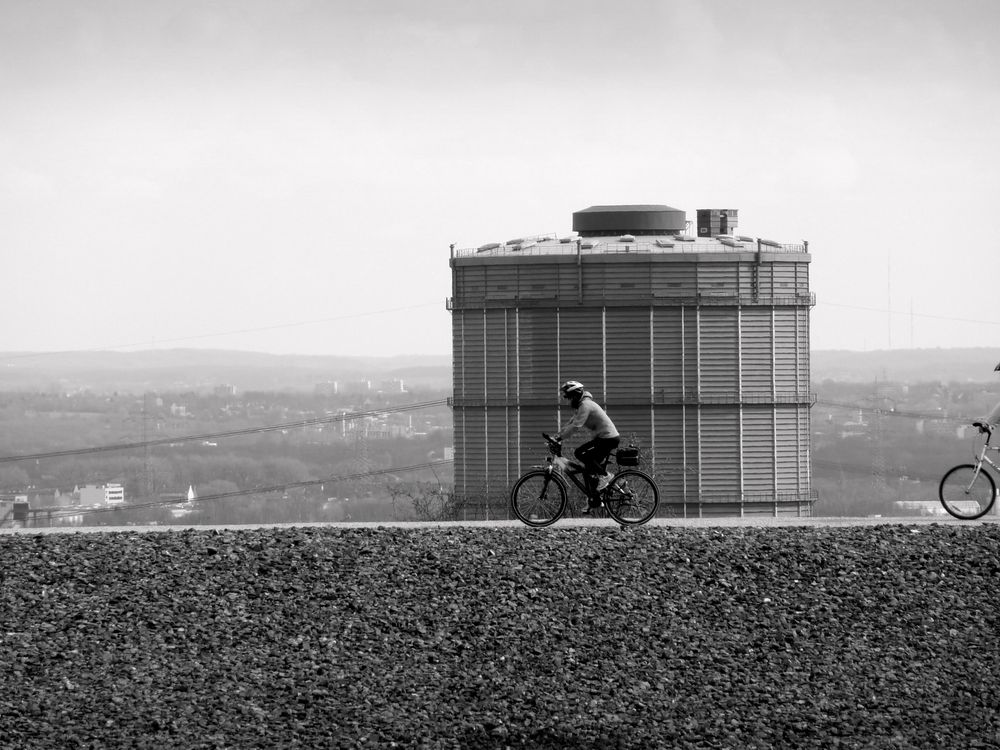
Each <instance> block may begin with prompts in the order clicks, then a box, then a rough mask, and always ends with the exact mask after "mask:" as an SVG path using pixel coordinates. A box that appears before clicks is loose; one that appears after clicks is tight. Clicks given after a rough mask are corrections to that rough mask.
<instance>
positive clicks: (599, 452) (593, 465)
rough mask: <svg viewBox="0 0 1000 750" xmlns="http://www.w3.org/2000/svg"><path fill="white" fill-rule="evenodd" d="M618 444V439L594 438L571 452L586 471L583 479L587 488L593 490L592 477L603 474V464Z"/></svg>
mask: <svg viewBox="0 0 1000 750" xmlns="http://www.w3.org/2000/svg"><path fill="white" fill-rule="evenodd" d="M618 443H619V439H618V438H616V437H613V438H594V439H593V440H588V441H587V442H586V443H584V444H583V445H581V446H580V447H579V448H577V449H576V450H575V451H573V455H574V456H576V460H577V461H579V462H580V463H581V464H583V465H584V467H585V468H586V469H587V474H585V475H584V479H585V480H586V482H587V487H588V488H591V489H593V487H594V486H595V485H594V483H593V482H594V480H593V477H595V476H596V475H598V474H603V473H604V464H605V463H606V462H607V460H608V456H610V455H611V451H613V450H614V449H615V448H617V447H618Z"/></svg>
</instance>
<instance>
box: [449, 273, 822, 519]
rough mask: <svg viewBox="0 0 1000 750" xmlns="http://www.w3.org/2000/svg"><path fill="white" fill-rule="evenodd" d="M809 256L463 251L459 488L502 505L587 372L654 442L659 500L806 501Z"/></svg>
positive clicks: (457, 311) (625, 419)
mask: <svg viewBox="0 0 1000 750" xmlns="http://www.w3.org/2000/svg"><path fill="white" fill-rule="evenodd" d="M808 263H809V256H808V255H806V254H805V253H801V254H794V253H793V254H789V253H783V254H780V255H778V254H776V255H774V256H768V255H767V254H761V253H731V254H719V253H713V254H711V255H709V256H702V255H697V256H692V255H690V254H689V255H686V256H684V257H678V256H670V255H665V256H648V257H645V258H644V257H622V256H620V255H619V256H601V255H596V256H584V257H579V256H577V257H573V256H570V257H566V256H549V257H546V256H534V257H530V258H509V257H504V258H483V259H480V258H456V259H453V260H452V267H453V284H454V286H453V294H454V296H453V298H452V299H451V301H450V305H449V306H450V307H451V309H452V320H453V334H454V335H453V340H454V399H453V401H454V417H455V482H456V492H457V493H458V495H459V497H460V499H462V500H463V501H464V504H465V508H466V515H467V516H468V517H479V518H506V517H507V516H508V508H507V493H508V491H509V488H510V486H511V485H512V484H513V482H514V480H515V479H516V478H517V476H518V475H519V474H520V473H521V472H523V471H525V470H526V469H528V468H529V467H531V466H533V465H536V464H539V463H541V462H542V461H543V460H544V456H545V450H544V445H543V443H542V440H541V437H540V433H541V432H543V431H544V432H552V431H554V430H555V429H557V428H558V426H559V425H560V424H561V423H562V421H564V420H566V419H568V418H569V415H570V410H569V409H568V408H567V407H561V406H560V401H559V399H558V396H557V389H558V386H559V384H560V383H561V382H563V381H565V380H567V379H575V380H580V381H582V382H583V383H584V384H586V386H587V388H588V390H590V391H591V392H592V393H593V395H594V397H595V399H597V401H598V402H599V403H601V404H603V405H605V406H606V408H607V409H608V412H609V414H610V415H611V417H612V419H613V420H614V421H615V424H616V425H617V426H618V429H619V431H620V432H621V433H622V435H623V437H625V438H634V439H635V440H636V442H638V443H639V444H640V446H641V447H642V449H643V451H644V454H645V462H646V467H647V468H648V469H649V470H650V471H651V472H652V473H653V474H654V475H655V478H656V481H657V484H658V485H659V488H660V493H661V514H662V515H678V516H704V515H713V514H746V513H768V514H783V513H792V514H796V515H804V514H808V513H809V512H810V509H811V501H812V499H813V493H812V491H811V477H810V473H809V466H810V442H809V441H810V425H809V409H810V406H811V403H812V401H813V398H812V396H811V394H810V393H809V308H810V306H811V304H812V302H813V298H812V295H811V294H810V292H809V287H808Z"/></svg>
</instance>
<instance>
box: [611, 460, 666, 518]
mask: <svg viewBox="0 0 1000 750" xmlns="http://www.w3.org/2000/svg"><path fill="white" fill-rule="evenodd" d="M659 504H660V493H659V491H658V490H657V489H656V482H654V481H653V479H652V478H651V477H650V476H649V475H647V474H644V473H643V472H641V471H637V470H635V469H626V470H625V471H622V472H619V473H618V474H616V475H615V478H614V479H612V480H611V482H610V483H609V484H608V486H607V488H605V490H604V507H605V508H607V511H608V514H609V515H610V516H611V517H612V518H613V519H615V520H616V521H618V523H622V524H629V525H632V524H640V523H646V521H648V520H649V519H650V518H652V517H653V514H655V513H656V507H657V506H658V505H659Z"/></svg>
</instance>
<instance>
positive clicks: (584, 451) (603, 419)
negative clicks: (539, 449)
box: [555, 380, 619, 513]
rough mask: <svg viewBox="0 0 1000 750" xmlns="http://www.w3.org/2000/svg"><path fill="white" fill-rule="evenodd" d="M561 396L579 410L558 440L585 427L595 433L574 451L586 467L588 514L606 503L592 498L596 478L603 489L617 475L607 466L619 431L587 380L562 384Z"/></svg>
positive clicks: (558, 436)
mask: <svg viewBox="0 0 1000 750" xmlns="http://www.w3.org/2000/svg"><path fill="white" fill-rule="evenodd" d="M559 395H560V396H562V397H563V398H565V399H568V400H569V402H570V405H571V406H572V407H573V409H574V410H575V411H574V412H573V417H572V419H570V421H569V422H567V423H566V425H565V426H564V427H563V428H562V429H561V430H559V432H558V433H557V434H556V437H555V439H556V440H558V441H560V442H562V440H563V439H564V438H567V437H569V436H570V435H572V434H573V433H574V432H576V431H577V430H578V429H580V428H581V427H583V428H586V429H587V430H589V431H590V432H591V433H592V434H593V438H591V439H590V440H588V441H587V442H586V443H584V444H583V445H581V446H580V447H578V448H577V449H576V450H575V451H573V455H574V456H576V458H577V460H578V461H579V462H580V463H581V464H583V467H584V475H583V479H584V482H585V483H586V486H587V510H585V511H584V513H590V512H591V511H592V510H594V509H595V508H600V507H601V506H603V505H604V504H603V503H602V502H601V501H600V500H596V501H595V499H594V498H593V497H592V495H594V494H595V484H594V482H595V480H596V490H603V489H604V488H605V487H607V486H608V482H610V481H611V478H612V477H613V476H614V475H613V474H605V472H604V468H603V466H604V462H605V461H606V460H607V458H608V456H609V455H611V451H613V450H614V449H615V448H617V447H618V442H619V435H618V430H617V429H616V428H615V423H614V422H612V421H611V418H610V417H609V416H608V414H607V412H606V411H604V409H602V408H601V407H600V406H599V405H598V403H597V402H596V401H594V397H593V395H592V394H591V393H590V391H588V390H586V389H585V388H584V387H583V383H580V382H579V381H576V380H567V381H566V382H565V383H563V384H562V385H561V386H560V387H559Z"/></svg>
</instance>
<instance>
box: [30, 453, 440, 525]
mask: <svg viewBox="0 0 1000 750" xmlns="http://www.w3.org/2000/svg"><path fill="white" fill-rule="evenodd" d="M453 461H454V459H450V458H444V459H440V460H438V461H428V462H426V463H422V464H412V465H410V466H399V467H391V468H388V469H372V470H370V471H366V472H357V473H354V474H343V475H341V476H335V477H326V478H325V479H307V480H304V481H301V482H289V483H287V484H276V485H272V486H270V487H254V488H252V489H249V490H233V491H231V492H218V493H215V494H212V495H204V496H202V497H197V498H195V500H196V501H197V502H208V501H210V500H225V499H228V498H232V497H245V496H248V495H265V494H267V493H269V492H285V491H287V490H292V489H299V488H302V487H315V486H316V485H321V484H334V483H336V482H349V481H352V480H356V479H365V478H367V477H373V476H381V475H385V474H403V473H405V472H409V471H418V470H420V469H433V468H434V467H435V466H441V465H443V464H450V463H453ZM186 502H187V498H186V497H184V498H170V499H169V500H153V501H151V502H148V503H135V504H134V505H118V506H108V507H102V508H60V509H59V510H56V511H52V512H51V513H48V514H46V517H50V518H63V517H66V516H79V515H83V514H90V513H110V512H114V511H123V510H142V509H145V508H155V507H159V506H163V505H180V504H181V503H186Z"/></svg>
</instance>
